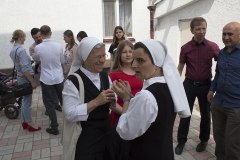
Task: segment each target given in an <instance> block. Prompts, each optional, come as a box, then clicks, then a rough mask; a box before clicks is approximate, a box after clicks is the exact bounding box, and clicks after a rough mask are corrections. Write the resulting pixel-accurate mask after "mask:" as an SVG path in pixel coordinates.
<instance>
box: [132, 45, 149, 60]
mask: <svg viewBox="0 0 240 160" xmlns="http://www.w3.org/2000/svg"><path fill="white" fill-rule="evenodd" d="M138 48H142V49H143V50H144V52H146V53H147V54H148V56H149V58H150V59H151V61H152V64H154V62H153V58H152V55H151V53H150V51H149V50H148V48H147V47H146V46H145V45H144V44H143V43H142V42H137V43H136V44H135V45H134V47H133V50H136V49H138Z"/></svg>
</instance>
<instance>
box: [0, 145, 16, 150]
mask: <svg viewBox="0 0 240 160" xmlns="http://www.w3.org/2000/svg"><path fill="white" fill-rule="evenodd" d="M14 148H15V145H9V146H4V147H0V151H5V150H9V149H14Z"/></svg>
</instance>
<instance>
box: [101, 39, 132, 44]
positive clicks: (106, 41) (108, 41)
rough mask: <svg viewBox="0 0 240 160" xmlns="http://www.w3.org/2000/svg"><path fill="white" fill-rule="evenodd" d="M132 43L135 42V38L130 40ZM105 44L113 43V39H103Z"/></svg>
mask: <svg viewBox="0 0 240 160" xmlns="http://www.w3.org/2000/svg"><path fill="white" fill-rule="evenodd" d="M128 39H129V40H130V41H131V42H135V38H128ZM103 43H112V39H111V38H105V39H103Z"/></svg>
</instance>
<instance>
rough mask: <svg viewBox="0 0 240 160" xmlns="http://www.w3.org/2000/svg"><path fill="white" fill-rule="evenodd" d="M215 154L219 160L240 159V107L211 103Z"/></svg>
mask: <svg viewBox="0 0 240 160" xmlns="http://www.w3.org/2000/svg"><path fill="white" fill-rule="evenodd" d="M211 111H212V120H213V137H214V140H215V142H216V148H215V155H216V157H217V159H218V160H240V108H224V107H222V106H220V105H218V104H217V103H216V102H215V101H213V102H212V105H211Z"/></svg>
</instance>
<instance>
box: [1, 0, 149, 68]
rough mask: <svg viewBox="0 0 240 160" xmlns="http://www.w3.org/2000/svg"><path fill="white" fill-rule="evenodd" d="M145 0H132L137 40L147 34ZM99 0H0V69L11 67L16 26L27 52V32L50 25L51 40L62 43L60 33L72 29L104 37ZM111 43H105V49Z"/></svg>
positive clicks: (29, 44)
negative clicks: (11, 41)
mask: <svg viewBox="0 0 240 160" xmlns="http://www.w3.org/2000/svg"><path fill="white" fill-rule="evenodd" d="M147 5H148V1H146V0H133V16H132V17H133V38H135V40H136V41H139V40H143V39H146V38H149V37H150V33H149V31H150V27H149V26H150V13H149V10H148V9H147ZM102 14H103V12H102V0H91V1H89V0H88V1H87V0H24V1H19V0H2V1H1V5H0V57H1V58H0V69H6V68H12V67H13V63H12V60H11V59H10V57H9V52H10V50H11V48H12V44H11V43H10V42H9V41H10V39H11V37H12V33H13V31H14V30H16V29H22V30H23V31H24V32H26V34H27V37H26V41H25V44H24V45H23V47H24V48H25V49H26V51H27V53H29V46H31V44H32V43H33V39H32V37H31V34H30V31H31V29H32V28H34V27H37V28H40V27H41V26H42V25H49V26H50V27H51V29H52V39H53V41H55V42H58V43H60V44H62V46H63V48H65V42H64V40H63V32H64V31H65V30H67V29H70V30H72V31H73V33H74V36H75V37H76V35H77V33H78V32H79V31H81V30H84V31H86V33H87V34H88V36H94V37H97V38H98V39H99V40H101V41H102V40H103V15H102ZM109 46H110V43H106V51H108V48H109Z"/></svg>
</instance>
